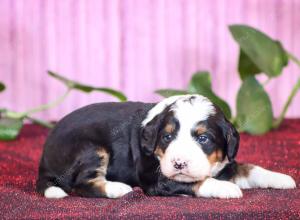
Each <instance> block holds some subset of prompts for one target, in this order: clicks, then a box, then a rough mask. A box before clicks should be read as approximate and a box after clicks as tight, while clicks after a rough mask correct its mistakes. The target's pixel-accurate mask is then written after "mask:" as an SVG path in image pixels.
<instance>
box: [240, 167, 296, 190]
mask: <svg viewBox="0 0 300 220" xmlns="http://www.w3.org/2000/svg"><path fill="white" fill-rule="evenodd" d="M235 182H236V184H238V185H239V186H240V187H241V188H275V189H293V188H296V183H295V181H294V180H293V178H292V177H290V176H288V175H286V174H283V173H277V172H273V171H270V170H266V169H264V168H262V167H259V166H255V167H254V168H253V169H252V170H251V171H250V174H249V176H248V177H241V178H238V179H236V181H235Z"/></svg>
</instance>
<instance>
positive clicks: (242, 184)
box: [37, 95, 296, 198]
mask: <svg viewBox="0 0 300 220" xmlns="http://www.w3.org/2000/svg"><path fill="white" fill-rule="evenodd" d="M238 148H239V134H238V132H237V131H236V129H235V128H234V127H233V125H232V124H231V123H230V122H229V121H228V120H227V119H226V118H225V117H224V114H223V113H222V112H221V111H220V109H219V108H218V107H217V106H215V105H214V104H213V103H212V102H211V101H209V100H208V99H207V98H205V97H203V96H200V95H183V96H173V97H170V98H167V99H164V100H163V101H161V102H159V103H157V104H152V103H141V102H124V103H99V104H92V105H89V106H86V107H83V108H81V109H79V110H76V111H74V112H72V113H70V114H69V115H67V116H66V117H64V118H63V119H62V120H61V121H59V122H58V124H57V125H56V127H55V128H54V129H53V130H52V132H51V133H50V134H49V137H48V139H47V141H46V143H45V146H44V151H43V155H42V158H41V161H40V167H39V177H38V180H37V191H38V192H39V193H41V194H43V195H44V196H45V197H47V198H63V197H66V196H68V194H70V193H73V194H76V195H80V196H84V197H107V198H119V197H121V196H123V195H125V194H127V193H129V192H130V191H132V187H134V186H139V187H141V188H142V189H143V191H144V192H145V193H146V194H148V195H161V196H173V195H182V194H184V195H192V196H197V197H214V198H240V197H242V191H241V189H248V188H276V189H290V188H295V187H296V183H295V181H294V180H293V179H292V178H291V177H290V176H288V175H285V174H281V173H277V172H273V171H269V170H266V169H264V168H262V167H259V166H256V165H252V164H242V163H239V162H236V161H235V156H236V154H237V152H238Z"/></svg>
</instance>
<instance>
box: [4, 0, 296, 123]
mask: <svg viewBox="0 0 300 220" xmlns="http://www.w3.org/2000/svg"><path fill="white" fill-rule="evenodd" d="M299 12H300V1H299V0H212V1H209V0H206V1H205V0H166V1H163V0H122V1H121V0H120V1H117V0H103V1H101V0H86V1H80V0H77V1H76V0H0V16H1V17H0V81H3V82H4V83H5V84H6V85H7V87H8V89H7V91H6V92H5V93H2V94H0V107H3V106H5V107H10V108H13V109H14V110H18V111H23V110H26V109H28V108H30V107H33V106H37V105H39V104H42V103H45V102H47V101H50V100H53V99H55V97H57V96H58V95H59V94H61V93H62V92H63V91H64V87H63V86H62V85H61V83H60V82H57V81H56V80H54V79H51V78H49V77H48V76H47V74H46V70H48V69H49V70H53V71H56V72H58V73H61V74H63V75H65V76H67V77H69V78H72V79H74V80H79V81H82V82H84V83H88V84H92V85H95V86H106V87H113V88H116V89H120V90H122V91H123V92H124V93H125V94H126V95H127V96H128V97H129V100H139V101H158V100H160V97H159V96H158V95H155V94H154V92H153V91H154V90H156V89H159V88H168V87H169V88H177V89H182V88H184V87H185V86H186V85H187V83H188V81H189V79H190V77H191V75H192V73H193V72H195V71H197V70H209V71H211V72H212V73H213V75H212V77H213V87H214V89H215V91H216V93H217V94H219V95H220V96H221V97H223V98H224V99H226V100H228V101H229V103H230V105H231V106H232V107H234V106H235V97H236V93H237V91H238V88H239V85H240V80H239V77H238V75H237V71H236V66H237V58H238V47H237V45H236V43H235V42H234V41H233V39H232V37H231V35H230V33H229V31H228V28H227V26H228V25H229V24H236V23H243V24H249V25H252V26H254V27H257V28H259V29H261V30H262V31H264V32H266V33H267V34H269V35H270V36H272V37H274V38H276V39H279V40H280V41H282V42H283V45H284V47H285V48H286V49H287V50H288V51H290V52H292V53H293V54H295V55H296V56H298V57H300V42H299V40H300V13H299ZM299 76H300V70H299V69H298V68H297V67H296V65H294V64H292V65H290V67H288V68H286V69H285V71H284V74H283V76H282V77H280V78H279V79H277V80H274V81H272V82H270V83H269V84H268V86H267V90H268V91H270V92H271V94H272V101H273V103H274V111H275V113H276V115H278V113H279V110H280V109H281V108H282V105H283V103H284V101H285V100H286V98H287V95H288V93H289V92H290V90H291V87H292V85H294V83H295V82H296V79H297V78H298V77H299ZM261 80H264V79H261ZM108 100H115V99H112V98H110V97H108V96H105V95H102V94H99V93H93V94H92V95H86V94H81V93H79V92H73V93H72V94H71V96H70V97H69V98H68V99H67V100H66V102H64V103H63V104H62V105H60V106H59V107H58V108H56V109H53V110H51V111H47V112H44V113H42V114H40V116H43V117H44V118H48V119H55V118H59V117H62V116H63V115H64V114H66V113H68V112H70V111H71V110H73V109H75V108H78V107H80V106H83V105H86V104H88V103H92V102H100V101H108ZM299 103H300V93H299V94H298V95H297V97H296V99H295V101H294V103H293V104H292V106H291V108H290V110H289V112H288V116H289V117H299V116H300V110H299V109H300V107H299Z"/></svg>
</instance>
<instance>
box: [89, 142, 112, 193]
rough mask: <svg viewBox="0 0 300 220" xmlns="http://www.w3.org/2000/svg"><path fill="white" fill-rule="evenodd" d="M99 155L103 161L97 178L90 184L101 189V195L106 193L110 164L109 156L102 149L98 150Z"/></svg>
mask: <svg viewBox="0 0 300 220" xmlns="http://www.w3.org/2000/svg"><path fill="white" fill-rule="evenodd" d="M97 154H98V156H99V158H100V159H101V164H100V166H99V167H98V168H97V169H96V171H97V177H95V178H94V179H90V180H89V181H88V183H90V184H92V185H93V186H94V187H97V188H99V190H100V192H101V193H105V184H106V178H105V176H106V172H107V166H108V162H109V154H108V152H107V151H106V150H105V149H104V148H102V147H101V148H99V149H98V150H97Z"/></svg>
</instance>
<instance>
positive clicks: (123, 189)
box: [105, 181, 132, 199]
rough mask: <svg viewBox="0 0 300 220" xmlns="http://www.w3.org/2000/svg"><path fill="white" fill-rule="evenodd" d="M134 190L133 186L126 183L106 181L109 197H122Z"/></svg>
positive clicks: (106, 190)
mask: <svg viewBox="0 0 300 220" xmlns="http://www.w3.org/2000/svg"><path fill="white" fill-rule="evenodd" d="M131 191H132V188H131V187H130V186H129V185H127V184H124V183H120V182H111V181H107V182H106V183H105V192H106V196H107V197H108V198H112V199H115V198H120V197H122V196H124V195H125V194H127V193H129V192H131Z"/></svg>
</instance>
